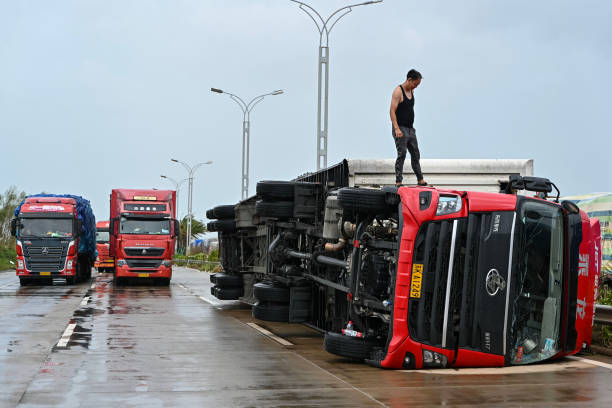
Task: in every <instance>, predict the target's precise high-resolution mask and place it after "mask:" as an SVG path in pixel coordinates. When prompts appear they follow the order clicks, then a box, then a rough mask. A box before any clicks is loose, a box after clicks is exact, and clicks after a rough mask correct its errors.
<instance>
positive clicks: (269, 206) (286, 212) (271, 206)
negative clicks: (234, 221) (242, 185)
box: [255, 201, 293, 218]
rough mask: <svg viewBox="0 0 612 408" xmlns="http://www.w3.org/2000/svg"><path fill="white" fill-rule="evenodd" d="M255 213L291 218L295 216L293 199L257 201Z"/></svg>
mask: <svg viewBox="0 0 612 408" xmlns="http://www.w3.org/2000/svg"><path fill="white" fill-rule="evenodd" d="M255 214H256V215H259V216H261V217H273V218H291V217H293V202H292V201H276V202H267V201H257V202H256V203H255Z"/></svg>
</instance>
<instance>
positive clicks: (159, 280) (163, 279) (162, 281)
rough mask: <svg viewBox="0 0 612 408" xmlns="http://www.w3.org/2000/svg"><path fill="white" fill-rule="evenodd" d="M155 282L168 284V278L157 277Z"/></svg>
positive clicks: (163, 284)
mask: <svg viewBox="0 0 612 408" xmlns="http://www.w3.org/2000/svg"><path fill="white" fill-rule="evenodd" d="M157 283H158V284H159V286H169V285H170V278H159V279H157Z"/></svg>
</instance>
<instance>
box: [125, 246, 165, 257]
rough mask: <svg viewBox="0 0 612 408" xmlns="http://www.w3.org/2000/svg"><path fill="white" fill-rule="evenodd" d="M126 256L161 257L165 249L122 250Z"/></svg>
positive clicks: (128, 248) (133, 248)
mask: <svg viewBox="0 0 612 408" xmlns="http://www.w3.org/2000/svg"><path fill="white" fill-rule="evenodd" d="M124 251H125V254H126V255H128V256H162V255H163V254H164V251H165V248H157V247H127V248H124Z"/></svg>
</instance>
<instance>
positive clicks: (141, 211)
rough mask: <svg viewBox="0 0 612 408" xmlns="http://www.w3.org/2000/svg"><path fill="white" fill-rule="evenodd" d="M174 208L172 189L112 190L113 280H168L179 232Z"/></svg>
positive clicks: (165, 283) (111, 240) (119, 282)
mask: <svg viewBox="0 0 612 408" xmlns="http://www.w3.org/2000/svg"><path fill="white" fill-rule="evenodd" d="M175 211H176V192H175V191H173V190H134V189H132V190H130V189H114V190H112V192H111V196H110V216H111V219H110V222H109V225H110V237H109V238H110V256H112V257H114V267H115V269H114V276H115V282H116V283H118V284H121V283H123V281H124V280H125V279H126V278H147V279H152V280H155V281H156V282H158V283H161V284H163V285H168V284H169V283H170V279H171V278H172V257H173V255H174V245H175V242H176V237H177V235H178V234H179V223H178V221H177V220H176V219H175Z"/></svg>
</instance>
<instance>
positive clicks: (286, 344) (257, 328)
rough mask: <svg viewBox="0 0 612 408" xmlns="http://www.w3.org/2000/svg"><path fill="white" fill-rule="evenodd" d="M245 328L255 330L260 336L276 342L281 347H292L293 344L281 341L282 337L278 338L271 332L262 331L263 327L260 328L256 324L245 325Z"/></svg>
mask: <svg viewBox="0 0 612 408" xmlns="http://www.w3.org/2000/svg"><path fill="white" fill-rule="evenodd" d="M247 326H249V327H252V328H253V329H255V330H257V331H258V332H260V333H261V334H263V335H264V336H266V337H268V338H270V339H272V340H274V341H276V342H277V343H280V344H282V345H283V346H293V343H291V342H289V341H287V340H285V339H283V338H282V337H278V336H277V335H276V334H274V333H272V332H271V331H268V330H266V329H264V328H263V327H261V326H260V325H258V324H257V323H247Z"/></svg>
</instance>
